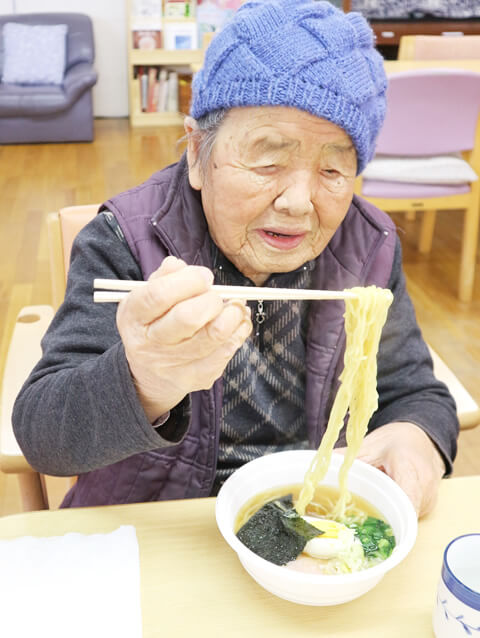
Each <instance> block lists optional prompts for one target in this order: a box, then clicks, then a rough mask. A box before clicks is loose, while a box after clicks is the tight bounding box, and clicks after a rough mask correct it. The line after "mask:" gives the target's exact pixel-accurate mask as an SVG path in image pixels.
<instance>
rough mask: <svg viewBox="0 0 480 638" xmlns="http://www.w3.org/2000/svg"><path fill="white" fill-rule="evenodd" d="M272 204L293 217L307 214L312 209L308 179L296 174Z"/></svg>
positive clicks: (280, 211)
mask: <svg viewBox="0 0 480 638" xmlns="http://www.w3.org/2000/svg"><path fill="white" fill-rule="evenodd" d="M273 205H274V208H275V210H276V211H277V212H279V213H288V214H289V215H293V216H295V217H300V216H302V215H309V214H310V213H311V212H312V211H313V204H312V193H311V188H310V180H309V179H308V178H306V177H305V176H296V177H295V179H294V180H292V182H291V183H290V184H289V185H288V186H287V187H286V188H285V189H284V190H283V191H282V193H280V195H279V196H278V197H277V198H276V199H275V201H274V204H273Z"/></svg>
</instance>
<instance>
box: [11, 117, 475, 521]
mask: <svg viewBox="0 0 480 638" xmlns="http://www.w3.org/2000/svg"><path fill="white" fill-rule="evenodd" d="M181 135H182V129H180V128H178V127H172V128H158V129H135V130H131V129H130V128H129V126H128V122H127V120H124V119H112V120H97V121H96V123H95V142H93V143H92V144H44V145H43V144H42V145H21V146H3V147H0V273H1V278H0V375H1V373H2V369H3V365H4V361H5V355H6V349H7V344H8V339H9V336H10V334H11V329H12V325H13V321H14V318H15V316H16V314H17V312H18V311H19V309H20V308H21V307H22V306H24V305H30V304H39V303H50V290H49V270H48V256H47V245H46V228H45V216H46V214H47V213H48V212H50V211H54V210H58V209H59V208H61V207H63V206H69V205H75V204H89V203H97V202H102V201H104V200H106V199H107V198H108V197H110V196H112V195H115V194H116V193H118V192H120V191H122V190H125V189H127V188H130V187H131V186H134V185H136V184H138V183H140V182H142V181H143V180H145V179H146V178H147V177H149V175H150V174H151V173H153V172H154V171H155V170H158V169H160V168H162V167H163V166H165V165H167V164H169V163H171V162H173V161H176V159H177V158H178V157H179V151H178V150H177V148H176V142H177V140H178V139H179V138H180V137H181ZM462 215H463V214H462V213H461V212H451V213H444V214H440V215H439V219H438V222H437V228H436V232H435V238H434V244H433V250H432V253H431V255H429V256H426V257H425V256H420V255H419V254H418V252H417V251H416V248H415V245H416V241H417V238H418V228H419V226H418V221H415V222H407V221H405V219H404V217H403V215H400V214H398V215H396V216H395V221H396V222H397V224H398V226H399V228H400V231H401V238H402V244H403V248H404V263H405V271H406V273H407V278H408V286H409V291H410V294H411V296H412V299H413V302H414V305H415V308H416V312H417V317H418V321H419V323H420V326H421V328H422V330H423V333H424V336H425V338H426V339H427V340H428V341H429V342H430V343H431V345H432V346H433V347H434V348H435V349H436V350H437V352H438V353H439V354H440V356H441V357H442V358H444V359H445V361H446V362H447V363H448V365H449V366H450V367H451V368H452V370H453V371H454V372H455V373H456V374H457V376H458V377H459V378H460V380H461V381H462V382H463V384H464V385H465V386H466V387H467V389H468V390H469V392H470V393H471V394H472V395H473V396H474V397H475V399H476V400H477V402H479V403H480V258H479V259H478V260H477V276H476V286H475V294H474V301H473V302H472V303H471V304H470V305H469V306H467V305H465V304H462V303H460V302H459V301H457V299H456V285H457V271H458V259H459V250H460V233H461V227H462ZM476 473H480V427H479V428H477V429H476V430H473V431H470V432H464V433H462V434H461V436H460V440H459V454H458V457H457V460H456V463H455V474H456V475H465V474H476ZM50 485H51V486H52V490H51V492H52V493H53V499H52V500H53V505H54V506H56V505H57V504H58V502H59V500H60V498H61V495H62V492H63V490H64V488H65V482H64V481H63V480H58V479H57V480H56V481H52V482H51V483H50ZM20 510H21V505H20V502H19V495H18V488H17V485H16V481H15V478H14V477H13V476H6V475H2V474H1V473H0V515H4V514H8V513H13V512H17V511H20Z"/></svg>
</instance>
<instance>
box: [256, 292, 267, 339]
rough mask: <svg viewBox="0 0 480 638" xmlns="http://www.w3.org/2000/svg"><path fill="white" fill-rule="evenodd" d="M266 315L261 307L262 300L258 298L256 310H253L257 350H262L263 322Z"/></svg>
mask: <svg viewBox="0 0 480 638" xmlns="http://www.w3.org/2000/svg"><path fill="white" fill-rule="evenodd" d="M266 318H267V315H266V313H265V310H264V308H263V300H262V299H259V300H258V301H257V311H256V312H255V336H256V337H257V339H258V347H259V350H261V351H263V328H264V326H263V324H264V322H265V319H266Z"/></svg>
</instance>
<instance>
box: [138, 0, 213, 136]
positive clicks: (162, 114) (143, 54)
mask: <svg viewBox="0 0 480 638" xmlns="http://www.w3.org/2000/svg"><path fill="white" fill-rule="evenodd" d="M134 3H135V0H126V9H127V20H126V22H127V53H128V91H129V113H130V125H131V126H132V127H139V126H155V127H157V126H172V125H181V124H182V123H183V115H182V113H180V112H179V111H170V110H161V111H152V112H147V111H145V110H144V109H142V99H141V95H142V90H141V86H140V82H141V79H140V78H141V75H140V74H141V73H142V72H144V73H147V70H148V69H150V68H152V67H156V68H157V69H158V70H161V69H165V70H167V71H175V70H178V71H179V72H183V73H192V74H193V72H195V71H196V70H198V69H199V68H200V67H201V65H202V62H203V54H204V51H203V49H200V48H198V49H176V50H168V49H165V48H163V47H162V48H152V49H141V48H134V37H133V34H134V32H135V31H136V30H138V28H137V29H135V28H134V27H135V26H136V24H138V22H136V21H137V20H138V17H136V16H134V15H133V10H134ZM151 4H154V3H151ZM159 4H160V6H161V3H160V2H159ZM149 20H150V21H151V23H152V25H155V22H154V21H153V19H152V17H147V18H146V19H144V21H143V22H144V25H145V29H148V28H149V26H150V25H149ZM173 22H175V23H176V24H178V23H182V24H183V25H188V24H190V25H192V26H194V25H196V21H195V18H174V19H173V18H167V17H165V16H162V17H161V24H162V36H163V32H164V29H165V28H168V25H169V23H173ZM152 28H153V29H155V28H156V26H153V27H152ZM162 44H164V43H162Z"/></svg>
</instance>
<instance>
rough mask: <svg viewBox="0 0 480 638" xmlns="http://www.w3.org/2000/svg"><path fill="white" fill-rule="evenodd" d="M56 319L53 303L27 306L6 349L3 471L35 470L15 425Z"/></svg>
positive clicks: (0, 421)
mask: <svg viewBox="0 0 480 638" xmlns="http://www.w3.org/2000/svg"><path fill="white" fill-rule="evenodd" d="M52 318H53V308H51V307H50V306H25V308H22V310H21V311H20V312H19V314H18V315H17V319H16V321H15V327H14V330H13V334H12V338H11V340H10V344H9V347H8V352H7V360H6V363H5V371H4V374H3V380H2V385H1V389H0V470H1V471H2V472H7V473H15V474H16V473H22V472H33V471H34V470H33V469H32V468H31V467H30V465H29V464H28V463H27V461H26V459H25V457H24V456H23V454H22V451H21V450H20V448H19V446H18V443H17V440H16V439H15V435H14V433H13V428H12V418H11V417H12V410H13V404H14V401H15V398H16V396H17V394H18V393H19V391H20V389H21V387H22V385H23V383H24V381H25V380H26V379H27V377H28V375H29V374H30V372H31V371H32V369H33V367H34V366H35V364H36V363H37V362H38V360H39V359H40V356H41V347H40V341H41V339H42V337H43V335H44V334H45V331H46V330H47V328H48V326H49V324H50V322H51V320H52Z"/></svg>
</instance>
